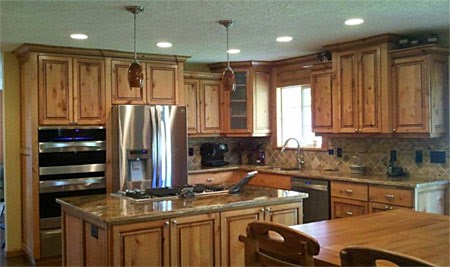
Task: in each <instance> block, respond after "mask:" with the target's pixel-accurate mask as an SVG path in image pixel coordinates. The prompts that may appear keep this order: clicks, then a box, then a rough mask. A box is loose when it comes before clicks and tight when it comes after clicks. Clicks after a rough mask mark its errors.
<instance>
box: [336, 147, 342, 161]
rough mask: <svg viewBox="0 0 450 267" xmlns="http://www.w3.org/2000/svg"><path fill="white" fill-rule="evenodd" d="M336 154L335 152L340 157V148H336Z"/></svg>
mask: <svg viewBox="0 0 450 267" xmlns="http://www.w3.org/2000/svg"><path fill="white" fill-rule="evenodd" d="M336 154H337V156H338V158H342V148H340V147H338V148H337V149H336Z"/></svg>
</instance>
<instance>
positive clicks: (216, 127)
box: [184, 72, 222, 136]
mask: <svg viewBox="0 0 450 267" xmlns="http://www.w3.org/2000/svg"><path fill="white" fill-rule="evenodd" d="M221 78H222V76H221V75H220V74H219V73H201V72H184V91H185V92H184V96H185V104H186V107H187V110H188V134H189V136H196V135H200V136H205V135H208V136H211V135H219V134H220V133H221V132H222V128H221V125H222V124H221V116H220V114H221V107H220V94H221V92H220V88H221V87H220V82H221Z"/></svg>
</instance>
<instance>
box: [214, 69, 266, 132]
mask: <svg viewBox="0 0 450 267" xmlns="http://www.w3.org/2000/svg"><path fill="white" fill-rule="evenodd" d="M231 66H232V68H233V70H234V72H235V76H236V90H235V91H234V92H222V103H223V114H224V116H223V119H224V121H223V132H224V133H225V134H226V135H227V136H268V135H270V134H271V129H270V120H269V89H270V85H271V66H270V63H267V62H255V61H247V62H233V63H231ZM208 67H209V68H210V69H211V71H213V72H220V73H222V72H223V70H224V69H225V67H226V63H217V64H212V65H209V66H208Z"/></svg>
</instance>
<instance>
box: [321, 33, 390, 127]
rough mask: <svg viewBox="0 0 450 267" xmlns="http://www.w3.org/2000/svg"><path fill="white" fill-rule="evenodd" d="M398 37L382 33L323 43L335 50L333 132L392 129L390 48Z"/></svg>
mask: <svg viewBox="0 0 450 267" xmlns="http://www.w3.org/2000/svg"><path fill="white" fill-rule="evenodd" d="M398 39H399V36H396V35H392V34H382V35H377V36H373V37H369V38H364V39H359V40H355V41H351V42H346V43H339V44H333V45H327V46H324V48H325V49H326V50H328V51H332V62H333V63H332V65H333V67H332V69H333V74H332V75H333V76H332V77H333V79H334V82H333V104H332V105H333V132H334V133H347V134H348V133H353V134H355V133H357V134H359V133H370V134H374V133H390V132H391V128H390V127H391V125H392V120H391V99H390V98H391V94H390V91H389V80H388V78H389V57H388V51H389V50H391V49H392V48H393V47H394V44H395V43H396V42H397V40H398Z"/></svg>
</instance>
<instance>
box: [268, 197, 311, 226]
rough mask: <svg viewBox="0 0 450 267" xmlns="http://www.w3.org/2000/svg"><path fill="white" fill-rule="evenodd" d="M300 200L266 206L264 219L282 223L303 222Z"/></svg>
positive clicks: (293, 223)
mask: <svg viewBox="0 0 450 267" xmlns="http://www.w3.org/2000/svg"><path fill="white" fill-rule="evenodd" d="M302 207H303V206H302V202H299V203H289V204H283V205H275V206H268V207H266V208H265V210H266V214H265V220H266V221H269V222H274V223H281V224H284V225H296V224H301V223H303V210H302Z"/></svg>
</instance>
